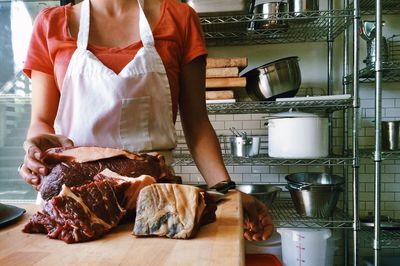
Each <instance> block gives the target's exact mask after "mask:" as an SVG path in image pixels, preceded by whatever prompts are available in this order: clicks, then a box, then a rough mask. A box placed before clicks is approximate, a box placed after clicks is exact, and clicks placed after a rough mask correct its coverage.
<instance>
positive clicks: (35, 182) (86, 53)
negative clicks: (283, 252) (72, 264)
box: [20, 0, 272, 240]
mask: <svg viewBox="0 0 400 266" xmlns="http://www.w3.org/2000/svg"><path fill="white" fill-rule="evenodd" d="M139 2H140V3H139ZM206 56H207V51H206V49H205V45H204V41H203V37H202V31H201V26H200V23H199V19H198V17H197V15H196V14H195V12H194V11H193V9H191V8H190V7H189V6H187V5H185V4H182V3H180V2H178V1H176V0H146V2H145V4H144V3H143V0H141V1H132V0H130V1H129V0H92V1H89V0H85V1H83V2H82V3H80V4H77V5H73V6H71V5H67V6H63V7H55V8H47V9H45V10H43V11H42V12H41V13H40V15H39V16H38V18H37V19H36V22H35V28H34V32H33V35H32V39H31V43H30V49H29V52H28V56H27V60H26V63H25V68H24V71H25V73H26V74H27V75H28V76H29V77H30V78H31V80H32V116H31V124H30V127H29V130H28V134H27V140H26V141H25V143H24V149H25V151H26V156H25V160H24V164H23V165H22V167H21V169H20V174H21V176H22V177H23V178H24V179H25V181H26V182H28V183H29V184H32V186H33V187H34V188H35V189H38V188H39V186H40V175H46V174H47V173H48V171H49V170H48V169H47V168H46V167H45V166H44V165H43V164H42V162H41V160H40V158H41V156H42V154H43V151H45V150H46V149H48V148H50V147H55V146H71V145H82V146H83V145H86V146H89V145H97V146H105V147H118V148H125V149H128V150H131V151H136V152H148V151H157V152H160V153H162V154H163V155H164V156H165V157H166V159H167V161H171V151H172V149H173V148H175V146H176V140H175V137H176V136H175V127H174V122H175V121H176V116H177V110H178V108H179V111H180V116H181V121H182V126H183V130H184V133H185V137H186V142H187V144H188V147H189V149H190V151H191V154H192V156H193V158H194V160H195V162H196V165H197V166H198V168H199V170H200V172H201V174H202V175H203V176H204V178H205V181H206V182H207V184H208V186H209V187H224V186H226V185H225V184H226V183H227V184H230V183H229V181H230V177H229V175H228V173H227V171H226V168H225V166H224V164H223V160H222V156H221V151H220V148H219V144H218V139H217V137H216V134H215V132H214V130H213V128H212V126H211V124H210V122H209V120H208V116H207V110H206V105H205V93H204V91H205V63H206ZM243 202H244V206H245V213H246V214H247V216H248V221H249V222H247V223H246V228H247V230H245V237H246V239H249V240H261V239H266V238H267V237H268V236H269V235H270V234H271V231H272V222H271V219H270V216H269V214H268V210H267V208H266V207H265V206H264V205H263V204H262V203H261V202H259V201H257V200H256V199H254V198H253V197H250V196H247V195H243ZM246 221H247V220H246Z"/></svg>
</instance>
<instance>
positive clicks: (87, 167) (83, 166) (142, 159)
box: [40, 147, 182, 200]
mask: <svg viewBox="0 0 400 266" xmlns="http://www.w3.org/2000/svg"><path fill="white" fill-rule="evenodd" d="M43 161H44V162H45V163H46V164H48V165H49V166H51V167H52V169H51V171H50V173H49V174H48V175H47V176H43V177H42V181H41V187H40V193H41V196H42V198H43V199H44V200H50V199H51V198H52V197H54V196H56V195H58V193H59V192H60V190H61V186H62V185H63V184H65V185H66V186H68V187H74V186H81V185H84V184H88V183H90V182H91V181H92V180H93V177H94V176H95V175H97V174H98V173H100V172H101V171H103V170H104V169H106V168H108V169H110V170H111V171H113V172H116V173H118V174H119V175H122V176H127V177H139V176H141V175H150V176H152V177H154V178H155V179H156V181H157V182H158V183H163V182H165V183H181V182H182V181H181V179H180V178H179V177H176V176H173V175H172V174H171V173H170V171H169V169H168V167H167V166H166V164H165V160H164V157H163V156H162V155H159V154H154V155H151V154H135V153H130V152H127V151H125V150H121V149H111V148H101V147H72V148H53V149H49V150H48V151H47V152H46V155H45V156H44V158H43Z"/></svg>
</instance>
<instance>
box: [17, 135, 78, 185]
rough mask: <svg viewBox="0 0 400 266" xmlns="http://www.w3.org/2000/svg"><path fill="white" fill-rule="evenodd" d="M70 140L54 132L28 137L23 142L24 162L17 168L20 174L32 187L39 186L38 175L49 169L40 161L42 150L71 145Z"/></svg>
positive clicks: (44, 173) (45, 173) (46, 172)
mask: <svg viewBox="0 0 400 266" xmlns="http://www.w3.org/2000/svg"><path fill="white" fill-rule="evenodd" d="M72 145H73V142H72V140H70V139H68V138H67V137H65V136H61V135H54V134H41V135H38V136H36V137H33V138H29V139H27V140H25V142H24V150H25V158H24V163H23V164H22V165H21V167H20V168H19V174H20V176H21V177H22V178H23V179H24V180H25V182H27V183H28V184H31V185H32V186H33V188H34V189H36V190H39V188H40V176H42V175H47V174H48V172H49V169H48V168H47V167H46V166H45V165H44V164H43V163H42V161H41V158H42V157H43V153H44V151H46V150H47V149H49V148H54V147H69V146H72Z"/></svg>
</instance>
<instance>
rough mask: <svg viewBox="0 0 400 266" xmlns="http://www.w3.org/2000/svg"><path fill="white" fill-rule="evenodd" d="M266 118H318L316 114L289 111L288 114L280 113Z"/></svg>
mask: <svg viewBox="0 0 400 266" xmlns="http://www.w3.org/2000/svg"><path fill="white" fill-rule="evenodd" d="M268 117H274V118H294V117H319V115H317V114H313V113H305V112H297V111H289V112H281V113H276V114H270V115H269V116H267V117H266V118H268Z"/></svg>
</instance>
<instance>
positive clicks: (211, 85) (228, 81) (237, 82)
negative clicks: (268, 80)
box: [206, 77, 246, 89]
mask: <svg viewBox="0 0 400 266" xmlns="http://www.w3.org/2000/svg"><path fill="white" fill-rule="evenodd" d="M244 87H246V78H243V77H240V78H206V89H219V88H244Z"/></svg>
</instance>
